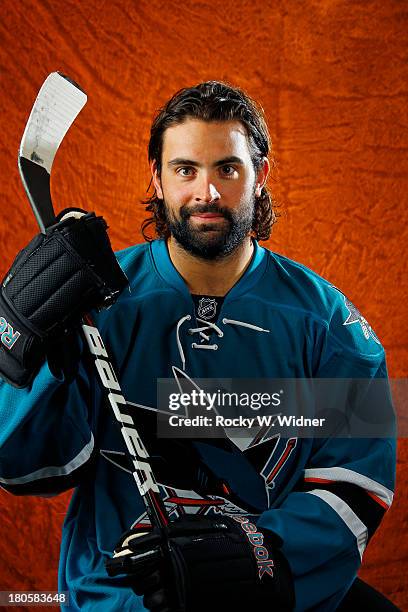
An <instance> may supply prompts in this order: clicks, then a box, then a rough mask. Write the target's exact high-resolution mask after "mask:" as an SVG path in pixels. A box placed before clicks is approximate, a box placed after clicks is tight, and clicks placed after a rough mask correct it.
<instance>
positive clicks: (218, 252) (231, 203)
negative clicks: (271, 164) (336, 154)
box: [151, 119, 268, 259]
mask: <svg viewBox="0 0 408 612" xmlns="http://www.w3.org/2000/svg"><path fill="white" fill-rule="evenodd" d="M151 168H152V173H153V180H154V185H155V188H156V192H157V195H158V197H159V198H161V199H163V201H164V206H165V211H166V217H167V221H168V224H169V229H170V232H171V235H172V237H173V238H175V239H176V241H177V242H178V243H179V244H180V245H181V246H182V247H183V248H184V249H185V250H187V251H188V252H190V253H192V254H193V255H195V256H197V257H201V258H204V259H216V258H219V257H223V256H225V255H228V254H229V253H232V252H233V251H234V250H235V249H236V248H237V247H238V246H239V245H240V244H242V243H243V241H244V240H245V238H246V237H247V236H249V234H250V231H251V227H252V222H253V216H254V205H255V197H256V196H259V195H260V193H261V189H262V186H263V184H264V183H265V180H266V176H267V172H268V162H267V160H266V158H265V160H264V161H263V164H262V167H261V169H260V171H259V172H258V173H256V172H255V169H254V166H253V163H252V160H251V156H250V150H249V146H248V141H247V134H246V129H245V127H244V126H243V125H242V124H241V122H239V121H220V122H206V121H201V120H197V119H187V120H185V121H184V122H183V123H181V124H179V125H175V126H172V127H170V128H168V129H167V130H166V131H165V133H164V138H163V151H162V170H161V175H160V177H159V176H158V173H157V166H156V163H155V162H153V163H152V167H151Z"/></svg>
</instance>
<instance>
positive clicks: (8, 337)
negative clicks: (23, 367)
mask: <svg viewBox="0 0 408 612" xmlns="http://www.w3.org/2000/svg"><path fill="white" fill-rule="evenodd" d="M20 335H21V334H20V332H19V331H17V330H14V329H13V327H12V326H11V325H10V323H7V321H6V319H5V318H4V317H0V337H1V342H2V344H3V346H5V347H6V348H8V349H9V350H10V349H11V348H13V346H14V345H15V343H16V342H17V340H18V339H19V337H20Z"/></svg>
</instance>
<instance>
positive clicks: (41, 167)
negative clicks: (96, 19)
mask: <svg viewBox="0 0 408 612" xmlns="http://www.w3.org/2000/svg"><path fill="white" fill-rule="evenodd" d="M86 101H87V96H86V94H85V92H84V91H82V89H81V88H80V87H79V86H78V85H77V84H76V83H75V82H74V81H71V79H69V78H68V77H66V76H64V75H62V74H60V73H59V72H52V73H51V74H50V75H49V76H48V77H47V78H46V80H45V81H44V83H43V85H42V87H41V89H40V91H39V93H38V96H37V99H36V101H35V102H34V106H33V108H32V110H31V113H30V117H29V119H28V122H27V125H26V128H25V130H24V134H23V138H22V140H21V144H20V150H19V156H18V167H19V171H20V176H21V179H22V181H23V185H24V188H25V191H26V193H27V196H28V199H29V201H30V204H31V208H32V210H33V212H34V215H35V217H36V219H37V222H38V225H39V226H40V229H41V231H42V232H43V233H45V231H46V229H47V227H49V226H50V225H53V224H54V223H55V222H56V220H55V213H54V209H53V205H52V200H51V190H50V175H51V168H52V164H53V161H54V158H55V155H56V153H57V150H58V148H59V146H60V144H61V142H62V140H63V138H64V136H65V134H66V133H67V131H68V130H69V128H70V127H71V125H72V123H73V122H74V121H75V118H76V117H77V115H78V113H79V112H80V111H81V109H82V108H83V106H84V105H85V104H86ZM82 329H83V332H84V336H85V339H86V341H87V344H88V347H89V350H90V352H91V353H92V355H93V356H94V357H95V367H96V371H97V372H98V376H99V380H100V382H101V384H102V387H103V389H104V390H105V392H106V394H107V399H108V401H109V404H110V406H111V408H112V410H113V413H114V415H115V418H116V421H117V423H118V425H119V427H120V430H121V433H122V436H123V439H124V441H125V444H126V448H127V450H128V454H129V456H130V460H131V464H132V466H133V468H134V470H133V471H132V475H133V478H134V479H135V481H136V484H137V487H138V489H139V493H140V495H141V496H142V499H143V501H144V503H145V505H146V510H147V514H148V516H149V518H150V521H151V524H152V525H155V526H157V527H159V528H161V529H164V528H166V527H167V525H168V523H169V518H168V514H167V511H166V508H165V506H164V503H163V501H162V499H161V497H160V493H159V487H158V485H157V482H156V480H155V477H154V474H153V471H152V468H151V465H150V459H149V456H148V454H147V451H146V448H145V446H144V444H143V442H142V440H141V438H140V436H139V434H138V432H137V429H136V427H135V424H134V421H133V418H132V416H131V415H130V414H126V413H125V412H124V411H123V408H124V406H126V400H125V398H124V397H123V395H122V391H121V388H120V384H119V382H118V378H117V376H116V374H115V371H114V369H113V366H112V364H111V363H110V361H109V356H108V353H107V351H106V348H105V346H104V344H103V341H102V338H101V336H100V334H99V332H98V329H97V328H96V327H95V326H94V324H93V322H92V319H91V317H90V316H89V315H86V316H85V317H84V321H83V323H82ZM121 407H122V410H121Z"/></svg>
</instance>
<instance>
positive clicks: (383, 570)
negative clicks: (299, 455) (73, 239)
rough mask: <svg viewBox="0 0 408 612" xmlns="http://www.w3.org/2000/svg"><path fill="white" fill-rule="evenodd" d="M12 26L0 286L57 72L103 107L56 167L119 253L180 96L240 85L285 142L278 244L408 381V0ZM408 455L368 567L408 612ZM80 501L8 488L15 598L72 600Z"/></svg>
mask: <svg viewBox="0 0 408 612" xmlns="http://www.w3.org/2000/svg"><path fill="white" fill-rule="evenodd" d="M0 17H1V18H0V70H1V81H0V82H1V85H0V87H1V98H0V105H1V114H0V122H1V144H0V167H1V176H2V180H1V182H0V197H1V210H2V211H3V212H2V215H3V222H2V223H1V224H0V246H1V253H2V257H1V260H0V268H1V269H0V273H1V274H3V273H4V272H5V271H6V269H7V267H8V266H9V264H10V263H11V261H12V259H13V257H14V254H15V253H16V252H17V250H18V249H20V248H21V247H22V246H23V245H24V244H25V243H26V242H27V241H28V240H29V239H30V238H31V236H32V235H33V234H34V233H35V232H36V231H37V229H36V225H35V222H34V219H33V216H32V214H31V213H30V209H29V206H28V203H27V201H26V200H25V196H24V192H23V189H22V186H21V184H20V180H19V176H18V172H17V165H16V156H17V149H18V145H19V142H20V138H21V135H22V132H23V129H24V125H25V122H26V120H27V117H28V113H29V110H30V108H31V105H32V103H33V101H34V98H35V96H36V94H37V91H38V89H39V87H40V85H41V83H42V81H43V79H44V78H45V77H46V76H47V74H48V73H49V72H52V71H54V70H61V71H62V72H64V73H66V74H68V75H70V76H71V77H72V78H74V79H75V80H77V81H78V82H79V83H80V84H81V85H82V87H83V88H84V89H85V90H86V91H87V92H88V96H89V101H88V104H87V106H86V107H85V109H84V110H83V111H82V113H81V115H80V116H79V117H78V119H77V121H76V123H75V126H74V127H73V128H72V130H71V131H70V133H69V135H68V137H67V138H66V140H65V141H64V143H63V145H62V147H61V150H60V152H59V154H58V156H57V159H56V162H55V164H54V168H55V169H54V170H53V181H52V190H53V196H54V202H55V203H56V208H57V209H62V208H63V207H66V206H68V205H71V204H74V203H75V204H76V205H78V206H81V207H83V208H88V209H96V210H97V211H98V212H99V213H102V214H103V215H104V216H105V217H106V218H107V220H108V222H109V224H110V227H111V229H110V234H111V238H112V241H113V244H114V247H115V248H122V247H125V246H127V245H129V244H131V243H134V242H140V241H141V235H140V232H139V226H140V222H141V219H142V218H143V208H142V207H141V205H140V204H139V203H138V202H139V201H140V198H142V197H143V196H144V194H145V190H146V187H147V185H148V182H149V172H148V166H147V161H146V147H147V142H148V133H149V127H150V123H151V120H152V116H153V114H154V111H155V110H156V109H157V108H158V107H159V106H160V105H161V104H162V103H163V102H164V101H165V100H166V99H167V98H168V97H169V96H170V95H171V94H172V93H173V92H174V91H175V90H177V89H179V88H181V87H184V86H186V85H192V84H194V83H196V82H199V81H202V80H206V79H211V78H215V79H224V80H228V81H230V82H231V83H233V84H237V85H239V86H241V87H244V88H246V89H247V90H248V92H249V93H250V94H251V95H252V96H253V97H255V98H256V99H257V100H258V101H259V102H260V103H261V104H262V105H263V107H264V109H265V112H266V115H267V119H268V122H269V126H270V130H271V135H272V139H273V143H274V151H275V155H276V158H277V161H278V170H277V171H276V172H275V175H274V177H273V179H272V181H271V187H272V189H273V190H274V192H275V195H276V197H277V198H278V200H279V201H280V203H281V211H282V213H283V214H282V217H281V219H280V221H279V223H278V225H277V226H276V229H275V230H274V233H273V236H272V239H271V240H270V242H269V245H268V246H270V247H271V248H272V249H274V250H277V251H279V252H281V253H283V254H285V255H287V256H288V257H291V258H293V259H296V260H298V261H300V262H302V263H304V264H306V265H307V266H310V267H311V268H313V269H314V270H315V271H317V272H318V273H320V274H322V275H323V276H325V277H327V278H329V279H330V280H331V281H332V282H333V283H334V284H335V285H337V286H338V287H340V288H341V289H342V291H344V292H345V293H346V294H347V295H348V296H349V297H350V299H351V300H352V301H353V302H354V303H355V304H356V305H357V306H358V307H359V309H360V310H361V311H362V312H363V313H364V315H365V316H366V318H367V319H368V320H369V321H370V323H371V324H372V326H373V327H374V329H375V330H376V332H377V333H378V335H379V337H380V338H381V340H382V342H383V344H384V346H385V348H386V350H387V354H388V363H389V369H390V373H391V375H392V376H393V377H406V376H407V374H408V360H407V337H408V325H407V303H408V283H407V281H406V278H407V263H406V246H407V235H408V229H407V228H408V206H407V205H408V201H407V193H408V179H407V166H408V162H407V145H408V126H407V82H408V81H407V72H408V69H407V65H408V63H407V56H408V46H407V39H408V36H407V32H408V27H407V26H408V5H407V3H406V2H404V0H400V1H398V0H387V2H384V1H383V0H359V1H358V0H356V1H354V2H349V1H348V0H307V1H305V0H292V1H285V0H275V1H274V2H269V3H265V2H262V1H261V0H255V1H254V0H252V1H250V0H248V1H243V0H223V2H215V1H214V2H211V1H209V0H202V1H201V2H197V1H194V0H184V1H183V2H168V1H165V0H149V1H148V0H138V1H135V0H82V1H81V2H78V1H74V0H64V1H62V0H53V1H52V2H51V0H19V1H18V2H15V0H2V2H1V5H0ZM21 452H26V450H25V449H22V451H21ZM27 452H28V450H27ZM407 460H408V444H407V441H406V440H405V441H404V440H403V441H400V443H399V463H398V488H397V494H396V498H395V502H394V505H393V507H392V509H391V510H390V511H389V513H388V514H387V516H386V518H385V520H384V522H383V525H382V528H381V529H380V531H379V533H377V535H376V536H375V537H374V539H373V541H372V543H371V546H370V547H369V549H368V551H367V553H366V555H365V560H364V566H363V569H362V571H361V575H362V577H363V578H365V579H366V580H367V581H368V582H370V583H371V584H373V585H374V586H376V587H377V588H379V589H381V590H382V591H383V592H384V593H386V594H387V595H388V596H390V597H391V598H392V599H393V601H394V602H395V603H396V604H397V605H399V606H400V607H401V608H402V609H405V610H408V593H407V588H406V586H404V585H406V573H407V570H408V567H407V566H408V563H407V561H408V543H407V540H408V536H407V522H408V521H407V512H406V511H407V506H408V504H407V485H408V477H407V475H406V470H405V467H406V464H407ZM68 500H69V494H65V495H62V496H60V497H58V498H55V499H52V500H44V499H36V498H14V497H12V496H11V495H8V494H7V493H5V492H2V493H1V494H0V508H1V521H0V590H6V589H7V590H10V589H32V590H39V589H56V586H57V578H56V575H57V559H58V545H59V539H60V528H61V524H62V520H63V516H64V512H65V508H66V505H67V503H68Z"/></svg>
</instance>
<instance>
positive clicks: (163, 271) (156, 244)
mask: <svg viewBox="0 0 408 612" xmlns="http://www.w3.org/2000/svg"><path fill="white" fill-rule="evenodd" d="M253 245H254V252H253V255H252V259H251V262H250V264H249V266H248V268H247V269H246V270H245V273H244V274H243V275H242V276H241V278H240V279H239V281H238V282H237V283H235V285H234V286H233V287H232V288H231V289H230V290H229V292H228V293H227V295H226V296H225V301H227V300H228V301H230V300H233V299H236V298H237V297H239V296H240V295H242V294H244V293H246V292H248V291H249V290H250V289H251V288H252V287H253V286H254V285H255V284H256V283H257V282H258V280H259V279H260V278H261V276H262V274H263V273H264V271H265V268H266V265H267V260H268V258H267V257H266V253H267V251H266V249H264V248H263V247H260V246H259V244H258V242H257V241H256V240H253ZM150 249H151V255H152V259H153V263H154V266H155V268H156V270H157V272H158V274H159V276H160V277H161V278H162V279H163V281H164V282H165V283H167V284H169V285H171V286H172V287H174V289H176V290H177V291H179V292H181V293H182V294H183V295H184V296H185V297H188V298H190V291H189V289H188V287H187V285H186V283H185V282H184V279H183V278H182V276H181V275H180V274H179V272H178V271H177V270H176V268H175V267H174V265H173V263H172V261H171V259H170V255H169V251H168V249H167V244H166V241H165V240H164V239H160V240H154V241H153V242H151V243H150Z"/></svg>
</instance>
